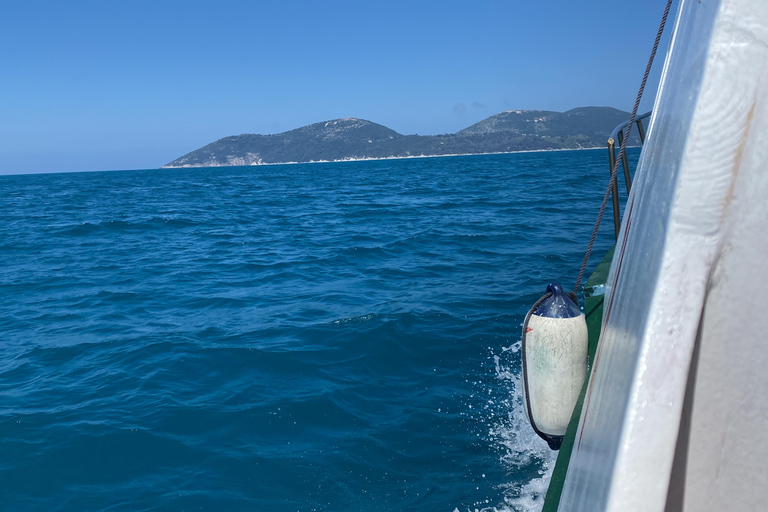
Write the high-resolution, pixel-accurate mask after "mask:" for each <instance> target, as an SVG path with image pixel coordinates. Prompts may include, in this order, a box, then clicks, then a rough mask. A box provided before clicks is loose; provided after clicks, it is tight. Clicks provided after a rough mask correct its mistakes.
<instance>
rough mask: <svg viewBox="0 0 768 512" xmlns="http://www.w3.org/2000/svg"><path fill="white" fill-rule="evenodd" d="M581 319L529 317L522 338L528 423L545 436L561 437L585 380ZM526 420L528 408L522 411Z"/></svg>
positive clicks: (584, 332)
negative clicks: (523, 343) (523, 340)
mask: <svg viewBox="0 0 768 512" xmlns="http://www.w3.org/2000/svg"><path fill="white" fill-rule="evenodd" d="M587 348H588V335H587V322H586V319H585V318H584V315H583V314H581V315H579V316H575V317H572V318H548V317H543V316H538V315H536V314H531V315H530V318H529V320H528V325H527V329H526V334H525V354H524V355H523V356H524V357H525V358H526V364H525V368H524V371H526V372H527V375H526V378H524V379H523V383H524V391H525V397H526V399H527V401H528V402H529V403H530V408H531V411H530V413H531V415H532V416H533V418H530V417H529V418H528V420H529V421H531V423H532V424H533V425H534V426H535V427H536V428H538V429H539V430H540V431H541V432H543V433H544V434H547V435H550V436H563V435H565V431H566V429H567V428H568V422H569V421H570V420H571V415H572V414H573V408H574V406H575V405H576V401H577V400H578V398H579V393H581V388H582V386H583V385H584V379H585V378H586V376H587ZM524 408H525V412H526V416H528V407H527V406H526V407H524Z"/></svg>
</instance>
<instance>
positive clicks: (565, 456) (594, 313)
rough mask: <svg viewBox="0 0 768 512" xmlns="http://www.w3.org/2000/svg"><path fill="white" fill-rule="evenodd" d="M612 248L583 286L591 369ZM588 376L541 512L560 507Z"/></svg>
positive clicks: (552, 511)
mask: <svg viewBox="0 0 768 512" xmlns="http://www.w3.org/2000/svg"><path fill="white" fill-rule="evenodd" d="M614 249H615V246H614V247H611V249H610V250H609V251H608V253H607V254H606V255H605V257H604V258H603V261H601V262H600V264H599V265H598V266H597V268H596V269H595V271H594V272H592V275H591V276H589V279H587V282H586V283H585V284H584V315H585V316H586V319H587V329H588V330H589V362H590V370H591V369H592V368H591V365H592V361H594V358H595V351H596V350H597V342H598V341H599V340H600V328H601V327H602V323H603V299H604V298H605V282H606V281H607V280H608V272H609V271H610V269H611V261H612V260H613V251H614ZM589 376H590V373H587V378H586V379H585V380H584V385H583V386H582V388H581V394H580V395H579V399H578V401H577V402H576V405H575V406H574V408H573V414H572V415H571V421H570V423H568V430H567V431H566V433H565V437H564V438H563V444H562V445H561V446H560V452H559V453H558V454H557V462H556V463H555V469H554V470H553V471H552V479H551V480H550V482H549V488H548V489H547V496H546V498H545V499H544V508H543V509H542V512H557V508H558V506H559V505H560V495H561V494H562V492H563V484H565V475H566V474H567V473H568V463H569V462H570V460H571V452H572V450H573V442H574V439H575V437H576V429H577V428H578V427H579V418H580V417H581V407H582V405H583V403H584V395H585V394H586V392H587V383H588V382H589Z"/></svg>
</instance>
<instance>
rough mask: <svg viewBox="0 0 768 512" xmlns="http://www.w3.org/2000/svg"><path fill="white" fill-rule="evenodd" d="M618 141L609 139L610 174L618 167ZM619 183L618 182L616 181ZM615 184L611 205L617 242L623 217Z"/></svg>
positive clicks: (617, 188)
mask: <svg viewBox="0 0 768 512" xmlns="http://www.w3.org/2000/svg"><path fill="white" fill-rule="evenodd" d="M615 144H616V141H614V140H613V138H610V139H608V161H609V162H610V169H609V171H608V172H609V173H610V174H613V167H614V166H615V165H616V153H615V151H614V149H615ZM616 181H618V180H616ZM616 181H614V182H613V187H611V205H612V206H613V231H614V235H615V236H616V240H618V239H619V229H620V228H621V217H620V216H619V186H618V184H617V183H616Z"/></svg>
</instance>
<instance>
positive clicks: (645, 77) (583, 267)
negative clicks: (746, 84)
mask: <svg viewBox="0 0 768 512" xmlns="http://www.w3.org/2000/svg"><path fill="white" fill-rule="evenodd" d="M671 6H672V0H667V6H666V8H665V9H664V15H663V16H662V17H661V24H660V25H659V31H658V32H657V33H656V40H655V41H654V43H653V50H651V56H650V58H649V59H648V64H647V65H646V66H645V75H643V81H642V83H641V84H640V90H639V91H638V92H637V99H636V100H635V106H634V108H633V109H632V115H631V116H630V117H629V124H628V125H627V134H626V135H625V136H624V140H622V141H621V149H619V157H618V158H617V159H616V162H615V163H614V164H613V169H612V170H611V179H610V180H609V181H608V187H607V188H606V189H605V195H604V196H603V204H602V205H601V206H600V213H598V215H597V220H596V221H595V227H594V228H592V236H591V237H590V238H589V244H588V245H587V252H586V253H585V254H584V261H582V262H581V269H580V270H579V277H578V278H576V284H575V285H574V287H573V294H574V295H576V294H577V293H578V291H579V287H580V286H581V280H582V279H584V272H585V271H586V269H587V262H589V256H590V254H592V246H593V245H595V239H596V238H597V230H598V228H599V227H600V221H602V220H603V214H604V213H605V208H606V206H607V205H608V197H609V196H610V194H611V188H612V187H613V184H614V183H615V182H616V177H617V175H618V173H619V164H620V163H621V161H622V160H623V158H624V155H625V154H626V152H627V141H628V140H629V134H630V133H631V132H632V125H633V124H634V122H635V116H636V115H637V109H638V108H639V107H640V99H641V98H642V97H643V91H644V90H645V83H646V82H647V81H648V75H649V74H650V73H651V66H652V65H653V59H654V57H656V50H657V49H658V48H659V41H660V40H661V34H662V32H664V25H666V23H667V15H668V14H669V8H670V7H671Z"/></svg>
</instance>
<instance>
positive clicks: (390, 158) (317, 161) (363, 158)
mask: <svg viewBox="0 0 768 512" xmlns="http://www.w3.org/2000/svg"><path fill="white" fill-rule="evenodd" d="M634 147H640V146H627V149H629V148H634ZM596 149H602V150H605V149H606V148H605V146H596V147H591V148H558V149H523V150H520V151H494V152H489V153H451V154H447V155H407V156H385V157H360V158H356V157H349V158H341V159H338V160H309V161H307V162H254V163H252V164H249V165H231V164H220V163H210V164H206V165H196V164H195V165H191V164H185V165H163V166H160V167H158V169H202V168H206V167H210V168H213V167H260V166H265V165H296V164H329V163H340V162H367V161H379V160H406V159H410V158H446V157H454V156H482V155H512V154H517V153H549V152H556V151H557V152H560V151H594V150H596Z"/></svg>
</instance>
